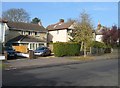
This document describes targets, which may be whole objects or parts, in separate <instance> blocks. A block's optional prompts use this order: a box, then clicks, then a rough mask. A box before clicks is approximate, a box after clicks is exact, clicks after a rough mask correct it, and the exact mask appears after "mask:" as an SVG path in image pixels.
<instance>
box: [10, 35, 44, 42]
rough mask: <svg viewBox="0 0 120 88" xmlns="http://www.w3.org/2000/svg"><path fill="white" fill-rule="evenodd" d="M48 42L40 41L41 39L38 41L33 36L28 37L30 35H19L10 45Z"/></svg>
mask: <svg viewBox="0 0 120 88" xmlns="http://www.w3.org/2000/svg"><path fill="white" fill-rule="evenodd" d="M18 41H20V42H46V41H44V40H40V39H37V38H35V37H32V36H28V35H19V36H17V37H15V38H13V39H11V40H9V41H8V42H10V43H13V42H18Z"/></svg>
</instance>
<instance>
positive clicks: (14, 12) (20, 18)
mask: <svg viewBox="0 0 120 88" xmlns="http://www.w3.org/2000/svg"><path fill="white" fill-rule="evenodd" d="M2 17H3V19H7V20H8V21H13V22H26V23H27V22H29V20H30V16H29V14H28V13H27V12H26V11H25V10H24V9H22V8H20V9H16V8H13V9H9V10H7V11H4V12H3V13H2Z"/></svg>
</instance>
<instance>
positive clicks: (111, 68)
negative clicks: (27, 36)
mask: <svg viewBox="0 0 120 88" xmlns="http://www.w3.org/2000/svg"><path fill="white" fill-rule="evenodd" d="M2 84H3V86H118V59H109V60H104V59H103V60H96V61H90V62H86V63H80V64H71V65H63V66H53V67H45V68H31V69H16V70H9V71H6V70H4V71H3V83H2Z"/></svg>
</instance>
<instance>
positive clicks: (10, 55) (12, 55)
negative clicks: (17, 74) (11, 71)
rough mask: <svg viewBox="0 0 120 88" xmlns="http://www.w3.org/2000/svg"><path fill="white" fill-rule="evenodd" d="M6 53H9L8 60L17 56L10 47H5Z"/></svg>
mask: <svg viewBox="0 0 120 88" xmlns="http://www.w3.org/2000/svg"><path fill="white" fill-rule="evenodd" d="M5 52H6V53H7V57H8V58H10V57H16V56H17V53H16V51H15V50H14V49H13V48H12V47H10V46H6V47H5Z"/></svg>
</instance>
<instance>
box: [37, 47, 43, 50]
mask: <svg viewBox="0 0 120 88" xmlns="http://www.w3.org/2000/svg"><path fill="white" fill-rule="evenodd" d="M44 49H45V48H44V47H41V48H38V49H36V50H44Z"/></svg>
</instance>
